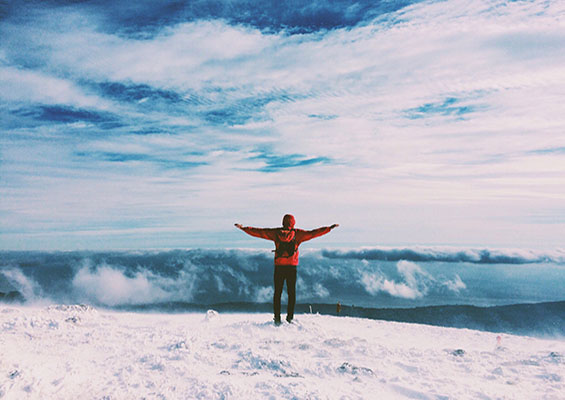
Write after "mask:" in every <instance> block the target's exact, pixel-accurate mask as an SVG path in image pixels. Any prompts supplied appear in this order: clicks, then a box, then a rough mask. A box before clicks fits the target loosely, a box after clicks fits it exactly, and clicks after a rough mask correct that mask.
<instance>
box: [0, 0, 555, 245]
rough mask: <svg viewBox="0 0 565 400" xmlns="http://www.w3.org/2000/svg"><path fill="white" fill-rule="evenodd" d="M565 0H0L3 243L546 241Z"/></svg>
mask: <svg viewBox="0 0 565 400" xmlns="http://www.w3.org/2000/svg"><path fill="white" fill-rule="evenodd" d="M564 28H565V5H564V4H563V3H562V2H546V1H515V2H504V1H483V0H477V1H464V0H453V1H417V2H410V1H382V2H374V1H357V2H355V1H323V2H311V1H298V0H295V1H290V2H285V6H284V7H283V6H281V2H278V1H260V2H259V1H237V0H234V1H209V0H202V1H192V2H184V1H162V2H155V1H140V2H128V1H89V2H76V1H69V2H65V1H41V2H39V1H38V2H35V3H32V2H23V1H19V2H18V1H12V2H0V38H1V40H0V248H1V249H13V250H26V249H47V250H73V249H145V248H187V247H257V246H267V247H268V244H266V243H259V242H260V241H253V240H252V239H250V238H248V237H246V236H245V235H242V234H241V232H238V231H236V230H235V229H234V228H233V223H234V222H240V223H243V224H245V225H254V226H278V225H279V224H280V220H281V218H282V215H283V214H285V213H287V212H290V213H293V214H295V216H296V218H297V223H298V225H299V226H300V227H304V228H314V227H317V226H321V225H329V224H331V223H340V224H341V227H340V228H339V229H338V230H336V231H334V232H332V234H331V235H328V236H326V237H324V238H322V239H319V240H318V241H317V242H316V243H314V242H312V245H313V246H321V247H332V246H341V247H356V246H372V245H390V246H399V245H402V246H406V245H453V246H485V247H526V248H539V247H549V248H555V247H562V240H563V239H562V238H563V234H564V233H565V150H564V149H565V112H564V109H563V98H564V96H565V29H564Z"/></svg>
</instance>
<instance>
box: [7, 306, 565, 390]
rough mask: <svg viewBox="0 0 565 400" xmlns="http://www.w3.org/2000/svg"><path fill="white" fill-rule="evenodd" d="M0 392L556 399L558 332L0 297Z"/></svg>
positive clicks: (561, 363)
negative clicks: (277, 318) (5, 301)
mask: <svg viewBox="0 0 565 400" xmlns="http://www.w3.org/2000/svg"><path fill="white" fill-rule="evenodd" d="M525 317H526V316H525ZM526 318H527V317H526ZM0 398H3V399H4V398H5V399H79V398H80V399H142V398H146V399H193V398H199V399H222V398H233V399H268V398H273V399H276V398H284V399H318V398H319V399H326V398H328V399H357V398H363V399H377V398H378V399H386V398H390V399H397V398H398V399H404V398H408V399H486V398H490V399H564V398H565V341H563V340H542V339H534V338H528V337H520V336H511V335H497V334H493V333H486V332H479V331H472V330H465V329H452V328H440V327H432V326H424V325H415V324H403V323H394V322H382V321H373V320H365V319H356V318H345V317H343V318H338V317H331V316H321V315H310V314H307V315H298V316H297V318H296V323H293V324H287V323H284V324H283V325H282V326H280V327H275V326H274V325H273V324H272V322H271V316H270V315H268V314H242V313H240V314H218V313H216V312H214V311H209V312H208V313H207V314H203V313H200V314H172V315H171V314H139V313H120V312H111V311H105V310H96V309H93V308H91V307H87V306H50V307H44V308H30V307H14V306H0Z"/></svg>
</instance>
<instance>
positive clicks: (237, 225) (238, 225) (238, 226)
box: [234, 224, 243, 229]
mask: <svg viewBox="0 0 565 400" xmlns="http://www.w3.org/2000/svg"><path fill="white" fill-rule="evenodd" d="M234 225H235V226H236V227H237V228H239V229H242V228H243V225H241V224H234Z"/></svg>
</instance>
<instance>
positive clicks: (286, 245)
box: [235, 214, 339, 325]
mask: <svg viewBox="0 0 565 400" xmlns="http://www.w3.org/2000/svg"><path fill="white" fill-rule="evenodd" d="M282 224H283V226H282V228H252V227H250V226H242V225H241V224H235V226H236V227H238V228H239V229H241V230H242V231H244V232H245V233H247V234H248V235H251V236H255V237H258V238H261V239H267V240H272V241H273V242H275V273H274V283H275V294H274V296H273V311H274V313H275V324H277V325H279V324H280V323H281V295H282V290H283V286H284V281H286V293H287V294H288V309H287V314H286V320H287V321H288V322H291V321H292V319H293V318H294V305H295V303H296V269H297V268H296V267H298V246H300V244H301V243H302V242H305V241H307V240H310V239H314V238H316V237H318V236H322V235H325V234H326V233H329V232H330V231H331V230H332V229H334V228H337V227H338V226H339V225H338V224H333V225H332V226H324V227H321V228H318V229H313V230H311V231H305V230H303V229H295V228H294V224H295V219H294V217H293V216H292V215H290V214H287V215H285V216H284V217H283V222H282Z"/></svg>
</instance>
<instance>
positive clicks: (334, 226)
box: [330, 224, 339, 229]
mask: <svg viewBox="0 0 565 400" xmlns="http://www.w3.org/2000/svg"><path fill="white" fill-rule="evenodd" d="M338 226H339V224H333V225H332V226H330V229H334V228H337V227H338Z"/></svg>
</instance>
